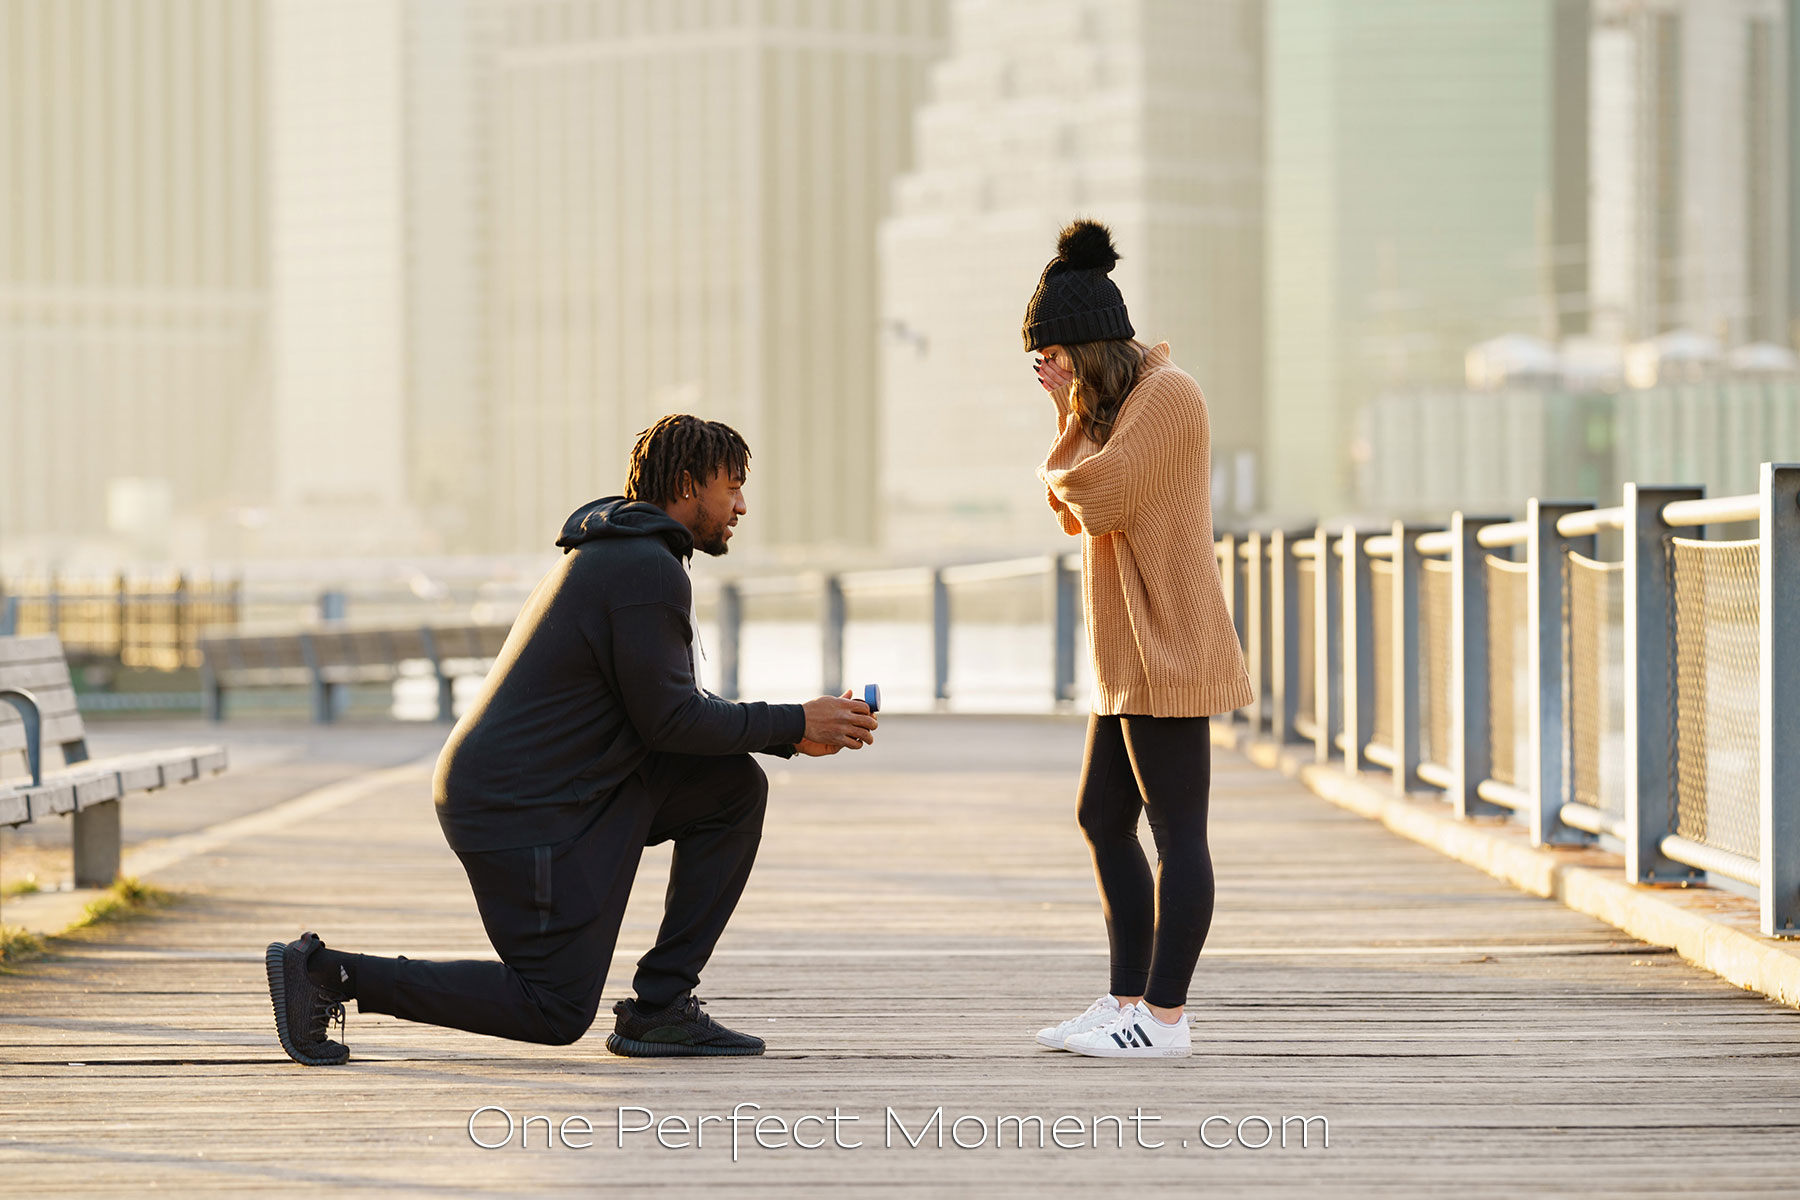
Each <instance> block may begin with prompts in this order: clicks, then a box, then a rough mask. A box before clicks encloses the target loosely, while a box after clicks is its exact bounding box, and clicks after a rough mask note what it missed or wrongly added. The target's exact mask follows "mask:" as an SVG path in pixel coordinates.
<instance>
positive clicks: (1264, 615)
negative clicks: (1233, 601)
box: [1244, 532, 1269, 733]
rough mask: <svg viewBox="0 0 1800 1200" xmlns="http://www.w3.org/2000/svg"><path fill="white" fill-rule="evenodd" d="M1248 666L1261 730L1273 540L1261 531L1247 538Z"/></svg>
mask: <svg viewBox="0 0 1800 1200" xmlns="http://www.w3.org/2000/svg"><path fill="white" fill-rule="evenodd" d="M1244 545H1245V546H1246V547H1247V551H1246V553H1247V555H1248V557H1247V558H1246V559H1245V562H1244V665H1245V666H1247V667H1249V668H1250V689H1251V691H1253V692H1254V693H1255V694H1256V699H1254V700H1252V701H1251V702H1250V730H1251V732H1252V733H1261V732H1262V731H1263V723H1264V720H1265V718H1266V717H1267V716H1268V711H1269V707H1268V695H1269V588H1268V580H1269V576H1268V566H1269V552H1268V545H1269V539H1268V537H1267V536H1266V535H1265V534H1262V533H1260V532H1258V533H1252V534H1250V535H1249V536H1248V537H1246V538H1245V539H1244Z"/></svg>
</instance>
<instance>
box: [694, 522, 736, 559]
mask: <svg viewBox="0 0 1800 1200" xmlns="http://www.w3.org/2000/svg"><path fill="white" fill-rule="evenodd" d="M725 525H726V522H725V521H723V520H713V519H710V518H709V519H707V520H706V521H705V523H704V524H702V525H701V526H700V528H699V529H698V530H696V531H695V532H694V549H696V550H698V551H700V553H702V554H710V555H711V556H712V557H714V558H718V557H720V556H721V555H725V554H729V553H731V547H730V546H728V545H727V544H726V542H725Z"/></svg>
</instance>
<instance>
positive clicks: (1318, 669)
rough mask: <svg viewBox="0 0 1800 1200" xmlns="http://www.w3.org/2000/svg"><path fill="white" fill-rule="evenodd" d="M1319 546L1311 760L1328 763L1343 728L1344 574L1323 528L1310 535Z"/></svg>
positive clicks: (1316, 572)
mask: <svg viewBox="0 0 1800 1200" xmlns="http://www.w3.org/2000/svg"><path fill="white" fill-rule="evenodd" d="M1314 536H1315V540H1316V541H1317V542H1318V546H1319V560H1318V570H1316V571H1314V572H1313V710H1314V711H1313V722H1314V724H1315V725H1316V726H1317V732H1316V734H1315V740H1314V742H1313V757H1314V758H1315V759H1316V760H1317V761H1319V762H1330V761H1331V754H1332V751H1333V750H1334V749H1335V746H1334V744H1333V742H1332V738H1333V737H1334V736H1336V735H1337V734H1338V733H1339V732H1340V731H1341V730H1342V729H1343V725H1344V700H1343V693H1342V690H1341V686H1342V681H1343V678H1344V669H1343V664H1344V658H1343V654H1344V649H1343V643H1344V621H1343V602H1344V601H1343V597H1344V573H1343V571H1342V570H1340V569H1339V566H1338V560H1337V558H1336V556H1335V555H1333V554H1332V553H1331V548H1332V545H1333V542H1332V538H1331V535H1330V534H1328V533H1326V531H1325V527H1324V526H1323V525H1321V526H1319V529H1318V532H1317V533H1316V534H1315V535H1314Z"/></svg>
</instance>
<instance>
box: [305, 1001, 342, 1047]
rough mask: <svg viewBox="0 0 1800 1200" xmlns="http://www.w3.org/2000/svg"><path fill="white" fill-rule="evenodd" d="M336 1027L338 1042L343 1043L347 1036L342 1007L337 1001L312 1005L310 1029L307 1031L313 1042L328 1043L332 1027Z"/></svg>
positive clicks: (316, 1002)
mask: <svg viewBox="0 0 1800 1200" xmlns="http://www.w3.org/2000/svg"><path fill="white" fill-rule="evenodd" d="M334 1024H335V1025H336V1026H337V1027H338V1040H339V1041H343V1040H344V1038H345V1036H346V1035H347V1034H348V1032H349V1029H348V1027H347V1020H346V1017H345V1013H344V1006H343V1005H342V1004H340V1003H338V1002H337V1001H335V1000H334V1001H331V1002H329V1003H326V1002H318V1001H315V1002H314V1004H313V1012H312V1027H311V1028H310V1029H309V1030H308V1031H307V1032H308V1033H310V1034H311V1035H312V1039H313V1040H314V1041H320V1042H323V1041H329V1040H330V1034H331V1027H332V1025H334Z"/></svg>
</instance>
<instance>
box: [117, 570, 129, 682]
mask: <svg viewBox="0 0 1800 1200" xmlns="http://www.w3.org/2000/svg"><path fill="white" fill-rule="evenodd" d="M113 599H114V622H115V628H116V630H117V634H118V636H117V638H116V644H115V645H114V647H113V650H114V656H115V657H116V658H117V659H118V660H119V664H120V665H121V666H124V665H126V664H125V646H126V644H127V643H128V642H129V641H130V640H131V639H130V638H129V637H127V636H126V631H127V629H129V627H130V625H131V592H130V584H129V581H127V580H126V578H125V572H123V571H119V572H117V573H115V574H114V575H113Z"/></svg>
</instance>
